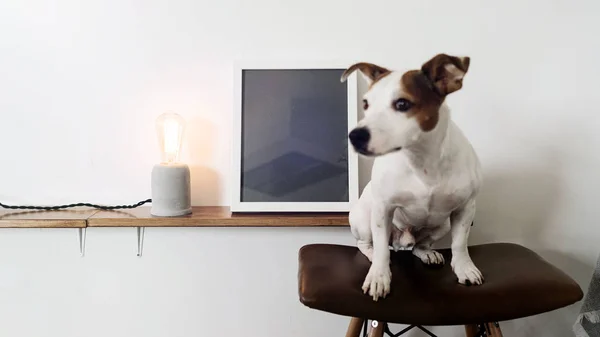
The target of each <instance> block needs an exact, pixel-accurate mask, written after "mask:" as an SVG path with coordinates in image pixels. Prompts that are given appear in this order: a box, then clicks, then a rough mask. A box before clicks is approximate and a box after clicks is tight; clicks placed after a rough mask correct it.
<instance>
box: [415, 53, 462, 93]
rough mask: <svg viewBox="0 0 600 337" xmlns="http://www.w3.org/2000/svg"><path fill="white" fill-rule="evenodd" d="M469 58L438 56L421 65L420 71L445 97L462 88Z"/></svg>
mask: <svg viewBox="0 0 600 337" xmlns="http://www.w3.org/2000/svg"><path fill="white" fill-rule="evenodd" d="M470 61H471V59H470V58H469V57H466V56H465V57H456V56H450V55H446V54H438V55H436V56H435V57H434V58H432V59H431V60H429V61H427V63H425V64H423V66H422V67H421V71H422V72H423V73H424V74H425V76H427V78H428V79H429V80H430V81H431V83H433V85H434V86H435V88H436V89H437V91H438V92H439V93H440V94H441V95H442V96H446V95H448V94H450V93H453V92H455V91H456V90H458V89H460V88H462V84H463V77H465V74H466V73H467V70H469V63H470Z"/></svg>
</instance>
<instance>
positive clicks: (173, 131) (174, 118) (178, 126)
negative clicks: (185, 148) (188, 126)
mask: <svg viewBox="0 0 600 337" xmlns="http://www.w3.org/2000/svg"><path fill="white" fill-rule="evenodd" d="M184 131H185V121H184V119H183V117H181V116H180V115H178V114H176V113H173V112H167V113H164V114H162V115H160V116H159V117H158V118H157V119H156V132H157V134H158V143H159V146H160V152H161V160H162V162H163V163H166V164H173V163H177V162H178V161H179V153H180V151H181V143H182V140H183V132H184Z"/></svg>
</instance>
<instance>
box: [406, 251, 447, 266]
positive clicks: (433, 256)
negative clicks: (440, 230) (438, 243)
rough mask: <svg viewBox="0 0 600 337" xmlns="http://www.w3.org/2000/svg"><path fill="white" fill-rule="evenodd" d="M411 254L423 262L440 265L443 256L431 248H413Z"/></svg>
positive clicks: (442, 261)
mask: <svg viewBox="0 0 600 337" xmlns="http://www.w3.org/2000/svg"><path fill="white" fill-rule="evenodd" d="M412 252H413V255H414V256H416V257H418V258H419V259H421V261H423V263H425V264H433V265H442V264H444V256H443V255H442V254H440V253H438V252H436V251H435V250H433V249H423V248H419V247H415V248H413V251H412Z"/></svg>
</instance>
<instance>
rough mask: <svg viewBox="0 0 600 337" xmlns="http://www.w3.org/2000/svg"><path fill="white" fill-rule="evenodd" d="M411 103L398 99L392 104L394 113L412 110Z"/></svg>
mask: <svg viewBox="0 0 600 337" xmlns="http://www.w3.org/2000/svg"><path fill="white" fill-rule="evenodd" d="M412 105H413V104H412V103H411V102H410V101H409V100H406V99H404V98H400V99H398V100H396V101H395V102H394V109H396V111H401V112H406V111H408V110H410V108H412Z"/></svg>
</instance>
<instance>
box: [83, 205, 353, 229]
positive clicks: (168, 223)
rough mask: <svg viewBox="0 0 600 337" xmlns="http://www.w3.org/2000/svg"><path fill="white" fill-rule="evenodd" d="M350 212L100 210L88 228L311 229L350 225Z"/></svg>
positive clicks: (200, 208) (205, 208)
mask: <svg viewBox="0 0 600 337" xmlns="http://www.w3.org/2000/svg"><path fill="white" fill-rule="evenodd" d="M347 225H348V214H347V213H333V214H332V213H325V214H324V213H310V214H306V213H277V214H273V213H258V214H257V213H244V214H232V213H231V212H230V211H229V207H194V208H193V210H192V214H191V215H188V216H182V217H172V218H167V217H154V216H152V215H150V207H139V208H134V209H132V210H127V211H99V212H96V213H95V214H93V215H92V216H91V217H89V219H88V220H87V226H88V227H311V226H315V227H317V226H347Z"/></svg>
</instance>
